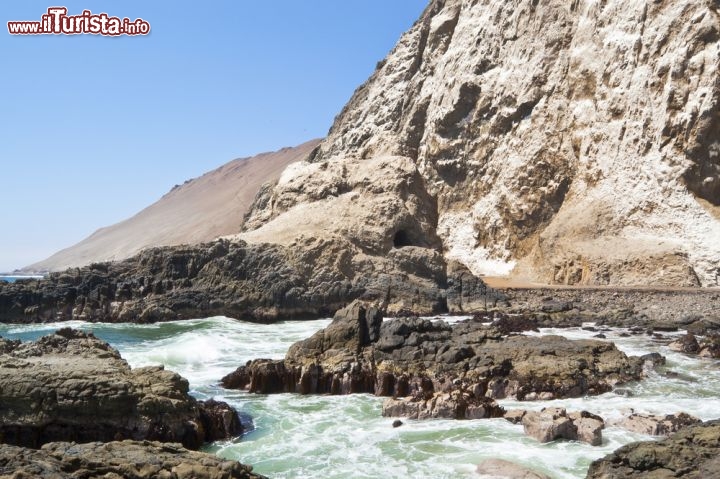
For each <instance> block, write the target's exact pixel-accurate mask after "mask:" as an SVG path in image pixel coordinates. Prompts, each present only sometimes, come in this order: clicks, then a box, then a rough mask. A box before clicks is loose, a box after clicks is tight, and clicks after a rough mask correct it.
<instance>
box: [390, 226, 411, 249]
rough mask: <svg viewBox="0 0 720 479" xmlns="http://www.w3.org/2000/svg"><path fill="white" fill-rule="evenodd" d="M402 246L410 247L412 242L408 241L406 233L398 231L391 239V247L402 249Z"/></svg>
mask: <svg viewBox="0 0 720 479" xmlns="http://www.w3.org/2000/svg"><path fill="white" fill-rule="evenodd" d="M403 246H412V242H411V241H410V237H409V236H408V234H407V231H405V230H400V231H398V232H397V233H395V236H394V237H393V247H395V248H402V247H403Z"/></svg>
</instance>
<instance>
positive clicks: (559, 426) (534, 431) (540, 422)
mask: <svg viewBox="0 0 720 479" xmlns="http://www.w3.org/2000/svg"><path fill="white" fill-rule="evenodd" d="M522 425H523V429H524V430H525V434H527V435H528V436H530V437H533V438H535V439H537V440H538V441H540V442H551V441H555V440H556V439H567V440H570V441H575V440H577V439H578V432H577V426H576V425H574V424H573V421H572V419H571V418H569V417H568V415H567V412H566V411H565V409H561V408H545V409H543V410H542V411H540V412H536V411H528V412H527V414H525V416H524V417H523V418H522Z"/></svg>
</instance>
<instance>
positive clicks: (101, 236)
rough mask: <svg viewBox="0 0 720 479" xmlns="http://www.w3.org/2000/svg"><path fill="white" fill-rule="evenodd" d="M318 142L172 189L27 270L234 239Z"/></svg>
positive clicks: (247, 160) (227, 166)
mask: <svg viewBox="0 0 720 479" xmlns="http://www.w3.org/2000/svg"><path fill="white" fill-rule="evenodd" d="M318 141H319V140H312V141H308V142H307V143H303V144H302V145H299V146H297V147H294V148H283V149H281V150H279V151H276V152H272V153H262V154H260V155H257V156H254V157H251V158H241V159H237V160H233V161H231V162H229V163H227V164H225V165H223V166H221V167H220V168H218V169H216V170H213V171H210V172H208V173H206V174H204V175H203V176H201V177H199V178H195V179H193V180H190V181H188V182H186V183H185V184H183V185H181V186H176V187H175V188H173V189H172V190H171V191H170V192H168V193H167V194H166V195H165V196H163V197H162V198H160V200H158V201H157V202H156V203H153V204H152V205H150V206H148V207H147V208H145V209H144V210H142V211H140V212H139V213H138V214H136V215H135V216H133V217H132V218H129V219H127V220H125V221H122V222H120V223H117V224H114V225H112V226H108V227H105V228H101V229H99V230H97V231H96V232H94V233H93V234H92V235H90V236H89V237H87V238H86V239H84V240H83V241H81V242H79V243H77V244H76V245H73V246H70V247H69V248H66V249H63V250H61V251H59V252H57V253H55V254H54V255H52V256H51V257H49V258H47V259H46V260H43V261H40V262H38V263H35V264H32V265H30V266H28V267H26V268H25V269H26V270H32V271H45V270H49V271H57V270H62V269H65V268H68V267H73V266H82V265H86V264H89V263H93V262H98V261H108V260H120V259H124V258H128V257H130V256H132V255H134V254H135V253H137V252H139V251H140V250H142V249H144V248H147V247H151V246H167V245H178V244H193V243H200V242H203V241H208V240H212V239H214V238H216V237H218V236H221V235H227V234H231V233H236V232H238V231H239V230H240V227H241V225H242V222H243V217H244V216H245V213H246V212H247V211H248V209H249V208H250V205H251V204H252V201H253V199H254V198H255V194H256V193H257V191H258V189H259V188H260V186H262V185H263V184H264V183H267V182H275V181H277V179H278V178H279V177H280V173H282V171H283V170H284V169H285V167H286V166H287V165H288V164H290V163H292V162H295V161H299V160H302V159H303V158H304V157H305V156H307V155H308V153H310V152H311V151H312V149H313V148H315V146H317V144H318Z"/></svg>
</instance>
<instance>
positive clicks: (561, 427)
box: [505, 407, 605, 446]
mask: <svg viewBox="0 0 720 479" xmlns="http://www.w3.org/2000/svg"><path fill="white" fill-rule="evenodd" d="M505 419H507V420H508V421H510V422H513V423H518V422H521V423H522V425H523V429H524V430H525V434H527V435H528V436H531V437H533V438H535V439H537V440H538V441H539V442H551V441H555V440H558V439H564V440H569V441H582V442H586V443H588V444H590V445H591V446H599V445H601V444H602V430H603V429H604V428H605V421H604V420H603V419H602V418H601V417H600V416H597V415H595V414H591V413H589V412H587V411H579V412H570V413H568V412H567V411H566V410H565V409H563V408H555V407H552V408H544V409H542V410H541V411H515V412H513V413H512V414H506V415H505Z"/></svg>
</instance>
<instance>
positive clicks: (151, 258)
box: [0, 238, 480, 323]
mask: <svg viewBox="0 0 720 479" xmlns="http://www.w3.org/2000/svg"><path fill="white" fill-rule="evenodd" d="M333 241H334V240H333ZM333 241H330V240H326V239H322V238H318V239H306V240H305V241H304V242H303V243H302V245H300V244H296V245H294V246H292V247H286V246H280V245H273V244H246V243H245V242H243V241H234V242H231V241H226V240H220V241H216V242H213V243H207V244H201V245H195V246H176V247H164V248H153V249H148V250H145V251H143V252H142V253H140V254H139V255H137V256H134V257H133V258H130V259H127V260H124V261H121V262H117V263H99V264H93V265H90V266H87V267H84V268H80V269H70V270H67V271H64V272H61V273H52V274H50V276H49V277H48V279H45V280H33V281H18V282H16V283H6V282H3V281H0V322H13V323H26V322H47V321H69V320H85V321H102V322H139V323H146V322H155V321H169V320H177V319H187V318H197V317H209V316H216V315H225V316H229V317H235V318H243V319H245V320H257V321H273V320H279V319H300V318H317V317H322V316H327V315H328V314H332V313H333V312H335V311H336V310H337V309H339V308H340V307H342V306H344V305H346V304H347V303H348V302H350V301H352V300H353V299H356V298H364V299H367V300H381V301H384V302H385V303H386V307H387V308H389V309H390V310H392V311H396V312H398V311H403V310H407V311H412V312H421V313H427V314H431V313H433V312H439V311H444V310H445V309H446V300H445V293H444V288H445V285H446V280H447V277H446V271H445V263H444V260H443V259H442V256H441V255H440V254H439V253H436V252H432V251H430V250H428V251H430V252H429V253H427V254H421V252H420V250H417V249H413V248H402V249H399V250H397V251H395V252H394V253H393V254H392V255H391V257H388V258H386V259H383V260H382V261H381V263H377V264H375V263H372V262H368V261H364V260H362V261H361V262H360V263H353V261H351V259H352V258H351V255H349V253H348V252H347V251H346V250H345V249H344V246H342V245H340V244H336V243H335V242H333ZM338 241H340V240H338ZM428 255H429V256H428ZM360 271H362V274H360V273H359V272H360ZM477 281H480V280H477Z"/></svg>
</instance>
